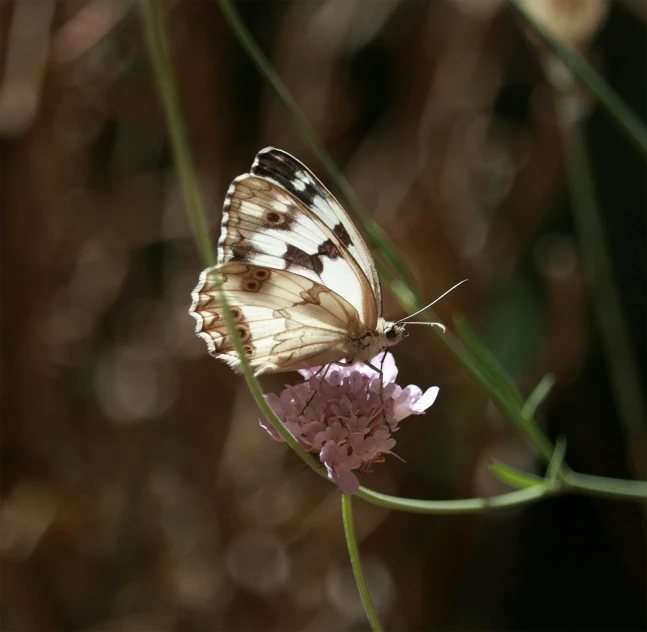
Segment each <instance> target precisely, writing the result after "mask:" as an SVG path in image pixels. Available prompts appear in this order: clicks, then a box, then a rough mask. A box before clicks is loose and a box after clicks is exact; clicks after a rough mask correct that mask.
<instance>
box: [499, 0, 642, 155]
mask: <svg viewBox="0 0 647 632" xmlns="http://www.w3.org/2000/svg"><path fill="white" fill-rule="evenodd" d="M508 4H509V5H510V7H511V8H512V9H513V10H514V12H515V13H516V14H517V15H518V16H519V17H520V18H521V20H522V21H523V22H524V24H526V26H528V27H529V28H530V29H531V30H532V31H533V33H534V34H535V35H537V36H538V37H539V38H540V39H541V40H542V41H543V42H544V44H546V45H547V46H549V47H550V48H551V49H552V50H553V51H554V52H555V53H556V54H557V56H558V57H559V58H560V59H561V61H562V62H563V63H564V64H565V65H566V66H567V67H568V68H569V69H570V70H571V72H572V73H573V74H574V75H575V76H576V77H577V78H578V79H580V81H582V82H583V83H584V84H585V85H586V86H587V87H588V88H589V90H590V91H591V92H592V93H593V94H594V95H595V96H596V97H597V99H598V101H599V103H600V105H601V106H602V107H603V108H604V110H605V111H606V112H607V114H608V115H609V116H610V118H611V119H612V120H613V121H615V123H616V124H617V125H618V126H619V128H620V129H621V130H622V131H623V132H624V133H625V134H626V136H627V137H628V138H629V140H631V142H632V143H633V144H634V145H635V147H637V148H638V149H639V150H640V152H641V153H642V155H643V158H647V127H645V124H644V123H643V121H641V120H640V118H638V116H636V114H635V113H634V112H632V111H631V109H630V108H629V107H628V106H627V104H626V103H625V102H624V101H623V100H622V99H621V98H620V97H619V96H618V94H617V93H616V92H615V91H614V90H613V89H612V88H611V87H610V86H609V84H608V83H607V82H606V81H605V80H604V78H603V77H602V76H601V75H600V74H599V73H598V72H597V71H596V70H595V69H594V68H593V67H592V66H591V64H589V63H588V62H587V61H586V59H584V57H582V55H580V54H579V53H577V52H576V51H575V50H573V49H572V48H571V47H570V46H568V45H567V44H566V43H564V42H563V41H562V40H560V39H559V38H557V37H554V36H553V35H552V34H551V33H550V32H549V31H548V30H547V29H545V28H544V27H543V26H541V25H540V24H539V23H538V22H536V21H535V20H534V18H533V17H532V16H531V15H530V14H529V13H528V11H527V10H526V9H525V8H524V7H523V6H522V5H521V4H520V3H519V2H518V0H508Z"/></svg>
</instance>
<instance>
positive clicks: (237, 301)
mask: <svg viewBox="0 0 647 632" xmlns="http://www.w3.org/2000/svg"><path fill="white" fill-rule="evenodd" d="M218 278H220V281H221V283H222V287H223V290H224V291H225V294H226V297H227V301H228V303H229V305H230V306H231V308H232V312H233V316H234V320H235V321H236V325H237V328H238V333H239V334H240V337H241V339H242V342H243V346H244V349H245V353H246V354H247V357H248V359H249V361H250V364H251V366H252V368H253V369H254V371H255V372H256V373H257V374H258V373H263V372H265V371H281V370H292V369H297V368H301V367H304V366H308V365H309V366H319V365H322V364H327V363H329V362H336V361H339V360H342V359H343V358H345V357H346V354H347V351H348V339H349V336H352V335H356V334H357V333H358V332H361V331H362V325H361V322H360V320H359V316H358V314H357V311H356V310H355V308H354V307H353V306H352V305H350V303H348V302H347V301H345V300H344V299H343V298H342V297H341V296H339V295H337V294H336V293H335V292H332V291H331V290H329V289H328V288H325V287H324V286H322V285H320V284H318V283H315V282H313V281H311V280H309V279H307V278H306V277H303V276H301V275H298V274H294V273H293V272H289V271H282V270H270V269H268V268H264V267H260V266H256V265H249V264H243V263H230V264H225V265H218V266H215V267H213V268H207V269H206V270H204V271H203V273H202V274H201V276H200V283H199V284H198V286H197V287H196V289H195V291H194V292H193V295H192V296H193V304H192V306H191V314H192V315H193V316H194V317H195V319H196V321H197V327H196V332H197V333H198V335H199V336H200V337H201V338H203V339H204V340H205V341H206V343H207V346H208V348H209V352H210V353H211V354H212V355H214V356H215V357H217V358H221V359H223V360H225V361H226V362H227V363H228V364H229V365H230V366H232V367H233V368H234V369H236V368H238V366H239V365H240V360H239V359H238V356H237V354H236V350H235V349H234V346H233V343H232V340H231V336H230V335H229V333H228V331H227V326H226V323H225V319H224V310H223V309H222V305H221V303H220V300H219V298H218V294H217V292H216V283H217V280H218Z"/></svg>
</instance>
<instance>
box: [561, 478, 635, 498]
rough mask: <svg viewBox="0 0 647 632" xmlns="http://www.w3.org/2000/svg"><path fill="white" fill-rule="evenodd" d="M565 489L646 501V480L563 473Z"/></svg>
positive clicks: (592, 494)
mask: <svg viewBox="0 0 647 632" xmlns="http://www.w3.org/2000/svg"><path fill="white" fill-rule="evenodd" d="M564 485H565V487H566V488H567V489H569V490H571V491H573V492H579V493H580V494H587V495H589V496H604V497H606V498H615V499H616V500H625V501H630V502H640V503H647V481H627V480H624V479H617V478H606V477H605V476H591V475H590V474H580V473H579V472H567V473H565V474H564Z"/></svg>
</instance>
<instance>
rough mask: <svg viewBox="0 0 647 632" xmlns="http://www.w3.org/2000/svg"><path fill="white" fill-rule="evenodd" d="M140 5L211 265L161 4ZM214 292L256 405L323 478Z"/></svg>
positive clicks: (153, 0) (182, 176) (190, 205)
mask: <svg viewBox="0 0 647 632" xmlns="http://www.w3.org/2000/svg"><path fill="white" fill-rule="evenodd" d="M141 6H142V16H143V22H144V27H145V30H146V37H147V41H148V46H149V51H150V56H151V61H152V65H153V71H154V73H155V80H156V82H157V88H158V91H159V95H160V99H161V100H162V105H163V108H164V115H165V117H166V123H167V126H168V129H169V134H170V138H171V146H172V149H173V156H174V158H175V164H176V167H177V170H178V178H179V181H180V184H181V186H182V192H183V195H184V199H185V202H186V207H187V210H188V214H189V217H190V218H191V223H192V225H193V230H194V232H195V235H196V240H197V243H198V248H199V250H200V254H201V255H202V259H203V260H204V261H205V263H206V264H207V265H209V266H213V265H214V264H215V262H216V257H215V251H214V249H213V245H212V243H211V239H210V238H209V228H208V224H207V221H206V216H205V212H204V206H203V204H202V199H201V197H200V190H199V188H198V183H197V179H196V177H195V169H194V167H193V161H192V159H191V151H190V148H189V140H188V134H187V130H186V126H185V125H184V119H183V117H182V109H181V107H180V102H179V99H178V92H177V85H176V82H175V78H174V76H173V69H172V65H171V54H170V51H169V46H168V41H167V38H166V34H165V30H164V19H163V15H162V10H163V8H164V4H163V3H162V2H158V1H157V0H144V2H143V3H142V5H141ZM216 291H217V293H218V298H219V300H220V302H221V303H222V305H223V307H224V312H225V321H226V323H227V330H228V332H229V335H230V336H231V338H232V342H233V343H234V347H235V349H236V352H237V353H238V356H239V358H240V364H241V366H240V368H241V371H242V373H243V376H244V377H245V381H246V382H247V387H248V388H249V390H250V392H251V394H252V396H253V397H254V401H255V402H256V405H257V406H258V408H259V409H260V411H261V413H262V414H263V415H264V416H265V417H266V418H267V419H268V420H269V421H270V423H271V424H272V425H273V426H274V428H275V429H276V431H277V432H278V433H279V434H280V435H281V437H282V438H283V439H284V440H285V442H286V443H287V444H288V445H289V446H290V447H291V448H292V449H293V450H294V451H295V452H296V453H297V454H298V455H299V456H300V457H301V459H302V460H303V461H304V463H306V464H307V465H308V467H310V468H311V469H313V470H314V471H315V472H317V474H319V475H321V476H324V477H325V476H326V474H325V472H323V470H322V468H321V466H320V464H319V463H317V461H315V459H314V458H313V457H312V455H311V454H309V453H308V452H306V451H305V450H304V449H303V448H302V447H301V445H300V444H299V442H298V441H297V440H296V439H295V438H294V436H292V434H291V433H290V431H289V430H288V429H287V428H286V427H285V426H284V425H283V423H282V422H281V420H280V419H279V418H278V417H277V416H276V415H275V414H274V411H273V410H272V409H271V408H270V406H269V405H268V404H267V402H266V401H265V398H264V397H263V389H262V388H261V385H260V384H259V382H258V380H257V379H256V377H255V376H254V372H253V371H252V368H251V367H250V365H249V362H248V361H247V356H246V354H245V351H244V349H243V343H242V341H241V339H240V335H239V334H238V330H237V328H236V324H235V321H234V318H233V316H232V314H231V310H230V308H229V303H228V302H227V297H226V295H225V293H224V292H223V291H222V287H221V286H220V284H217V286H216Z"/></svg>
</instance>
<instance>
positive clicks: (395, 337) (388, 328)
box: [383, 321, 409, 347]
mask: <svg viewBox="0 0 647 632" xmlns="http://www.w3.org/2000/svg"><path fill="white" fill-rule="evenodd" d="M383 331H384V342H385V344H386V346H387V347H392V346H393V345H397V344H398V342H400V341H401V340H402V339H403V338H406V337H407V336H408V335H409V334H408V333H407V332H406V331H405V329H404V325H398V324H397V323H392V322H389V321H384V330H383Z"/></svg>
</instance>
